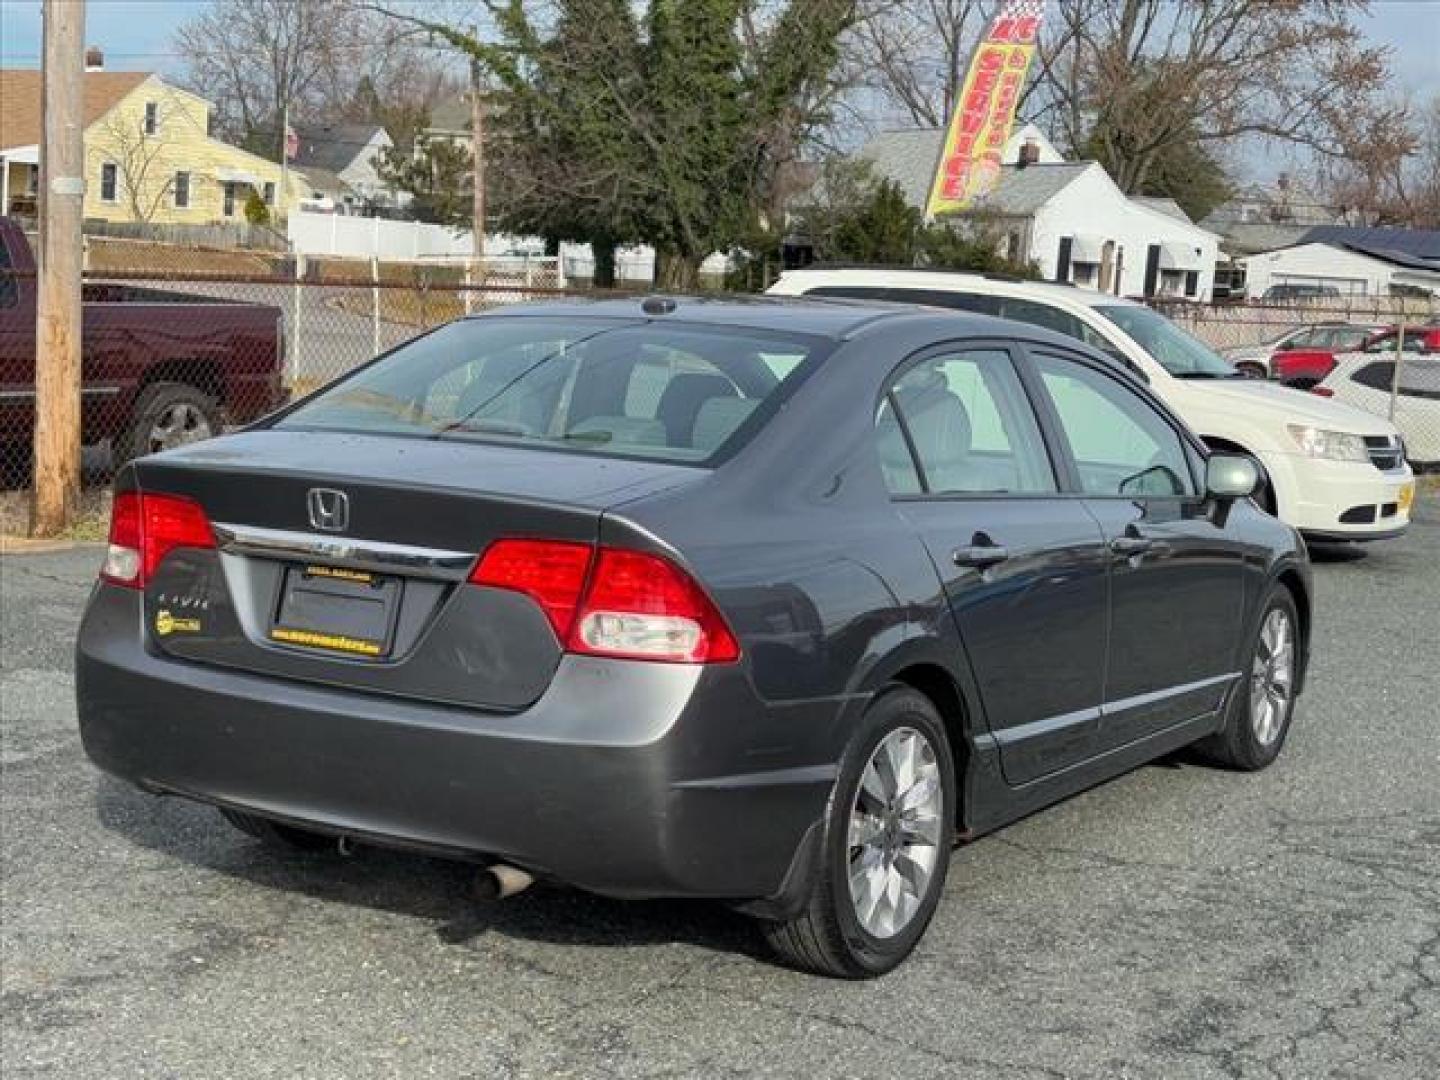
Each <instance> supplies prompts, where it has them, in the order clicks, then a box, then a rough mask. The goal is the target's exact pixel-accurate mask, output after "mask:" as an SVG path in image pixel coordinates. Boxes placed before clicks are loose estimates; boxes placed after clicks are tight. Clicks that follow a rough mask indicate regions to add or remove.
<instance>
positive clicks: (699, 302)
mask: <svg viewBox="0 0 1440 1080" xmlns="http://www.w3.org/2000/svg"><path fill="white" fill-rule="evenodd" d="M514 317H523V318H546V317H548V318H574V319H595V318H601V319H625V320H635V319H644V320H646V321H650V322H656V323H659V322H665V321H669V322H674V323H677V324H685V325H691V326H697V325H698V326H727V327H736V328H743V329H748V330H760V331H776V332H780V333H791V334H805V335H809V336H813V337H822V338H829V339H831V340H835V341H839V340H843V339H846V338H850V337H853V336H855V335H856V334H857V333H859V332H861V331H862V330H865V329H867V328H869V327H872V326H875V325H877V324H880V323H886V324H889V323H895V324H901V323H904V324H907V325H908V324H911V323H917V322H922V321H927V320H934V319H935V318H937V317H938V318H942V319H945V320H947V322H948V323H949V324H950V325H951V326H953V327H954V329H955V330H956V331H958V332H960V333H961V334H975V335H976V336H981V335H985V336H994V335H996V334H997V333H1003V334H1004V335H1005V336H1009V337H1013V336H1015V330H1016V329H1017V327H1016V324H1014V323H1009V322H1004V321H1002V320H999V319H994V318H991V317H989V316H985V315H975V314H970V313H968V312H959V311H956V312H941V313H937V312H936V311H934V310H931V309H926V308H921V307H916V306H915V305H914V304H887V303H880V302H876V301H870V300H855V299H848V298H824V297H787V296H726V297H707V296H669V295H664V296H661V295H649V296H636V297H624V298H603V299H594V300H591V299H586V298H567V299H565V300H555V301H541V302H538V303H532V304H518V305H515V306H512V307H503V308H499V309H496V310H492V311H488V312H481V313H479V314H476V315H471V316H469V318H471V319H491V318H514Z"/></svg>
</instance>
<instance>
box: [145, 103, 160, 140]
mask: <svg viewBox="0 0 1440 1080" xmlns="http://www.w3.org/2000/svg"><path fill="white" fill-rule="evenodd" d="M159 127H160V107H159V106H158V105H156V104H155V102H153V101H147V102H146V103H145V134H146V135H154V134H155V132H156V130H157V129H158V128H159Z"/></svg>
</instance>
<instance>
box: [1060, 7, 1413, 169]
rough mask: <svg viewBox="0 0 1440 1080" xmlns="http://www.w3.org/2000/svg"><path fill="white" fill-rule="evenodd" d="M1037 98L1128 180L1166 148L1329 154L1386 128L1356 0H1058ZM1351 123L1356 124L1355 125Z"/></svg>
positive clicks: (1388, 134) (1378, 70)
mask: <svg viewBox="0 0 1440 1080" xmlns="http://www.w3.org/2000/svg"><path fill="white" fill-rule="evenodd" d="M1058 7H1059V19H1058V20H1055V21H1054V22H1052V25H1051V27H1050V28H1049V31H1048V43H1047V48H1046V50H1045V53H1044V56H1043V61H1044V62H1043V63H1042V65H1041V69H1040V78H1041V80H1042V85H1041V86H1040V88H1039V90H1038V91H1037V94H1038V97H1037V103H1043V105H1044V106H1045V107H1046V109H1047V110H1048V114H1049V116H1050V118H1051V121H1052V125H1053V126H1054V127H1055V128H1057V129H1058V131H1059V132H1060V135H1061V138H1062V140H1063V141H1064V142H1066V143H1068V144H1069V146H1070V147H1071V148H1072V149H1076V150H1084V151H1086V152H1088V153H1090V154H1093V155H1094V156H1096V157H1098V158H1099V159H1100V160H1101V161H1102V162H1103V163H1104V164H1105V165H1106V167H1107V168H1108V169H1109V170H1110V172H1111V174H1112V175H1113V176H1114V178H1115V180H1116V182H1117V183H1119V184H1120V186H1121V187H1122V188H1124V189H1125V190H1126V191H1139V190H1141V189H1142V188H1143V187H1144V186H1145V183H1146V180H1147V179H1148V176H1149V174H1150V172H1151V170H1152V169H1153V168H1154V167H1155V165H1156V163H1157V162H1158V161H1160V160H1163V159H1164V158H1165V157H1166V155H1167V154H1168V153H1169V152H1170V151H1171V150H1172V149H1173V148H1174V147H1176V146H1178V145H1184V144H1190V145H1194V146H1198V147H1200V148H1202V149H1203V148H1206V147H1207V146H1212V145H1216V144H1230V143H1233V142H1234V141H1235V140H1237V139H1244V138H1247V137H1253V138H1255V139H1256V140H1257V141H1258V140H1269V141H1273V142H1278V143H1284V144H1290V145H1294V146H1299V147H1304V148H1306V149H1308V150H1309V151H1311V152H1313V153H1316V154H1319V155H1321V156H1325V157H1333V158H1340V157H1344V156H1346V155H1348V154H1350V153H1351V152H1352V151H1353V150H1354V149H1355V146H1356V143H1357V135H1358V136H1359V137H1360V138H1362V139H1364V140H1367V141H1368V140H1374V139H1382V140H1385V139H1390V138H1393V137H1395V135H1396V133H1397V132H1399V131H1400V130H1401V129H1402V128H1403V126H1404V123H1405V118H1406V117H1405V111H1404V109H1403V108H1400V107H1396V106H1394V105H1390V104H1387V103H1385V102H1384V101H1383V100H1382V99H1381V98H1380V96H1379V92H1380V91H1381V90H1382V89H1383V86H1384V83H1385V80H1386V76H1387V74H1388V70H1387V57H1386V53H1385V50H1384V49H1382V48H1377V47H1373V46H1369V45H1367V44H1366V43H1365V41H1364V38H1363V35H1362V32H1361V30H1360V28H1359V26H1358V24H1357V22H1356V19H1357V17H1358V16H1359V15H1361V14H1362V13H1363V12H1364V11H1365V9H1366V7H1367V0H1190V2H1187V3H1183V4H1177V3H1172V2H1170V0H1058ZM1362 133H1363V134H1362Z"/></svg>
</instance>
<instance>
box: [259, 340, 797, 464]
mask: <svg viewBox="0 0 1440 1080" xmlns="http://www.w3.org/2000/svg"><path fill="white" fill-rule="evenodd" d="M817 348H818V347H817V346H816V345H815V344H814V343H813V342H811V341H810V339H806V340H805V341H804V342H800V341H797V340H795V339H791V338H789V337H782V336H778V335H777V336H770V335H767V334H761V333H760V332H752V331H738V332H737V331H735V330H734V329H733V328H730V327H714V328H703V327H693V326H674V325H663V324H654V323H638V322H637V323H631V322H618V321H605V320H594V319H559V318H540V317H533V318H532V317H524V318H491V319H478V320H467V321H461V322H456V323H452V324H450V325H449V326H445V327H442V328H441V329H439V330H437V331H435V332H434V333H433V334H427V335H426V336H424V337H422V338H418V339H416V340H415V341H413V342H410V343H409V344H407V345H404V346H402V347H401V348H399V349H397V350H396V351H395V352H393V353H391V354H390V355H389V356H387V357H385V358H384V359H383V360H380V361H378V362H376V363H375V364H373V365H371V366H370V367H367V368H364V369H362V370H360V371H358V372H356V373H355V374H354V375H351V376H350V377H348V378H345V379H342V380H341V381H340V382H337V383H336V384H335V385H334V386H332V387H330V388H329V389H328V390H325V391H324V392H322V393H321V394H319V395H318V396H317V397H315V398H314V399H312V400H311V401H309V402H307V403H306V404H305V405H303V406H301V407H300V408H298V409H296V410H295V411H294V412H293V413H290V414H289V415H288V416H286V417H284V418H283V419H282V420H280V421H279V422H278V424H277V426H278V427H282V428H299V429H305V430H325V431H348V432H358V433H367V434H382V435H405V436H413V437H415V438H432V439H451V440H467V441H476V442H502V443H503V442H511V443H518V444H524V445H539V446H544V447H547V448H550V449H563V450H568V451H571V452H574V453H583V454H615V455H623V456H628V457H638V458H645V459H649V460H655V461H673V462H691V463H702V462H705V461H707V460H709V459H710V458H712V457H714V456H715V455H716V454H717V452H718V451H720V450H721V449H722V447H723V448H728V446H729V445H730V443H731V438H732V436H735V435H736V434H737V432H740V430H741V428H742V427H744V428H745V430H747V431H749V430H753V429H754V428H755V427H756V425H755V424H747V421H748V420H749V419H750V418H751V416H752V415H754V414H757V413H760V412H761V411H762V410H763V409H764V408H765V406H766V404H767V403H768V402H770V401H771V399H772V398H774V397H776V396H777V394H778V393H779V392H780V390H781V388H782V387H785V388H786V392H788V387H789V386H792V385H794V384H795V383H797V382H798V381H799V380H800V379H801V378H802V377H803V376H804V374H805V372H806V371H807V370H808V368H807V366H806V365H805V363H804V361H805V360H806V359H808V358H809V357H810V356H811V355H812V354H814V353H815V352H816V351H817ZM777 369H779V370H784V371H785V374H784V376H783V377H782V376H780V375H777V373H776V372H777Z"/></svg>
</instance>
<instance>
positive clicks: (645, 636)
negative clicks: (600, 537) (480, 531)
mask: <svg viewBox="0 0 1440 1080" xmlns="http://www.w3.org/2000/svg"><path fill="white" fill-rule="evenodd" d="M470 580H471V581H472V582H474V583H475V584H477V585H487V586H490V587H492V588H500V589H513V590H515V591H516V592H520V593H524V594H525V595H526V596H529V597H530V598H531V599H533V600H534V601H535V602H536V603H537V604H539V605H540V607H541V609H542V610H544V612H545V614H546V616H547V617H548V618H549V620H550V625H551V626H552V627H553V628H554V630H555V636H556V637H558V638H559V639H560V640H561V641H562V642H564V643H565V648H566V649H567V650H568V651H570V652H574V653H585V654H587V655H590V656H612V657H621V658H625V659H632V660H663V661H668V662H672V663H696V664H707V663H710V664H719V663H728V662H730V661H733V660H735V659H737V658H738V657H739V656H740V646H739V644H738V643H737V642H736V640H735V635H734V634H732V633H731V632H730V628H729V627H728V626H727V625H726V624H725V619H724V617H723V616H722V615H721V614H720V612H719V610H718V609H717V608H716V607H715V605H714V603H713V602H712V601H711V600H710V598H709V597H708V596H707V595H706V594H705V591H704V590H703V589H701V588H700V586H699V585H698V584H696V582H695V581H694V580H693V579H692V578H691V577H690V575H688V574H687V573H685V571H683V570H682V569H680V567H678V566H676V565H675V564H674V563H672V562H670V561H669V560H668V559H665V558H663V557H662V556H659V555H652V554H649V553H648V552H642V551H628V550H625V549H622V548H610V547H602V548H598V549H597V548H594V547H591V546H590V545H588V544H577V543H571V542H564V541H550V540H514V539H512V540H498V541H496V542H495V543H494V544H492V545H491V546H490V547H489V548H488V549H487V550H486V552H485V554H484V555H483V556H482V557H481V559H480V562H479V564H478V565H477V566H476V567H475V571H474V573H472V574H471V575H470Z"/></svg>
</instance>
